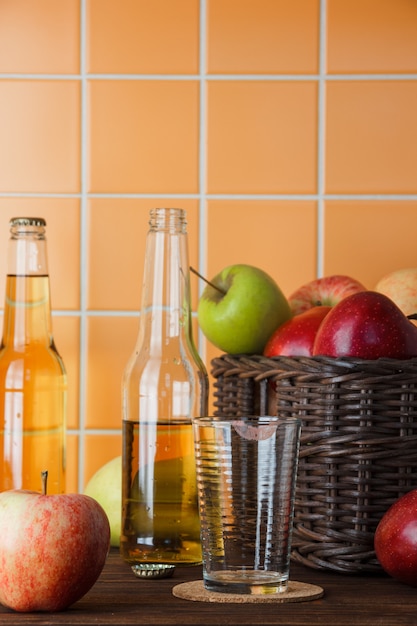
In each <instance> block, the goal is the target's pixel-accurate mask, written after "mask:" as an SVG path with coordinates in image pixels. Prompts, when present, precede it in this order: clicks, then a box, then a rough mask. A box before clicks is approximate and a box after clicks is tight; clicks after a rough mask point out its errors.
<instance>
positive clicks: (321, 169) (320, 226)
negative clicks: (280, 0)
mask: <svg viewBox="0 0 417 626" xmlns="http://www.w3.org/2000/svg"><path fill="white" fill-rule="evenodd" d="M326 5H327V0H320V26H319V75H320V79H319V83H318V123H317V125H318V128H317V133H318V137H317V193H318V201H317V259H316V263H317V266H316V272H317V276H318V277H321V276H323V273H324V190H325V171H326V169H325V165H326V164H325V152H326V151H325V145H326V111H325V103H326V82H325V75H326V62H327V54H326V53H327V50H326V36H327V22H326V13H327V6H326Z"/></svg>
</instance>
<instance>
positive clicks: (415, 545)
mask: <svg viewBox="0 0 417 626" xmlns="http://www.w3.org/2000/svg"><path fill="white" fill-rule="evenodd" d="M374 548H375V554H376V556H377V559H378V561H379V563H380V565H381V567H382V568H383V569H384V570H385V572H386V573H387V574H389V575H390V576H392V577H393V578H396V579H397V580H399V581H401V582H403V583H406V584H407V585H411V586H413V587H417V489H413V490H412V491H409V492H408V493H406V494H405V495H404V496H402V497H401V498H399V499H398V500H397V501H396V502H394V504H392V505H391V507H390V508H389V509H388V511H387V512H386V513H385V514H384V516H383V517H382V519H381V521H380V522H379V524H378V526H377V529H376V531H375V537H374Z"/></svg>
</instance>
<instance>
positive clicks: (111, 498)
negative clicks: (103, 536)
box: [84, 456, 122, 547]
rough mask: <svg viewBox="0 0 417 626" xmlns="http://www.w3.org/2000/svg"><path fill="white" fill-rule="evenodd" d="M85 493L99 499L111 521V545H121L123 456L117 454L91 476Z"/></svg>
mask: <svg viewBox="0 0 417 626" xmlns="http://www.w3.org/2000/svg"><path fill="white" fill-rule="evenodd" d="M84 494H85V495H87V496H90V497H92V498H94V499H95V500H97V502H98V503H99V504H101V506H102V507H103V509H104V510H105V512H106V513H107V517H108V518H109V522H110V545H112V546H114V547H118V546H119V545H120V528H121V515H122V513H121V510H122V457H121V456H117V457H116V458H114V459H112V460H111V461H109V462H108V463H105V464H104V465H103V466H102V467H100V468H99V469H98V470H97V472H96V473H95V474H94V475H93V476H92V477H91V478H90V480H89V481H88V483H87V485H86V487H85V489H84Z"/></svg>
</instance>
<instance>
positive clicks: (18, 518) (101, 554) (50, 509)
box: [0, 473, 110, 612]
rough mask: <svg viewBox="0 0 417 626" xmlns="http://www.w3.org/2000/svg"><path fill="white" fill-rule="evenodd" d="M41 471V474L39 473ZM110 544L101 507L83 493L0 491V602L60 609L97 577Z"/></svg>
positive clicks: (23, 609) (20, 608)
mask: <svg viewBox="0 0 417 626" xmlns="http://www.w3.org/2000/svg"><path fill="white" fill-rule="evenodd" d="M44 474H45V473H44ZM109 547H110V526H109V521H108V518H107V515H106V513H105V512H104V510H103V508H102V507H101V506H100V505H99V504H98V502H96V500H94V499H93V498H90V497H89V496H86V495H82V494H54V495H46V478H45V476H44V489H43V492H42V493H41V492H36V491H28V490H23V489H21V490H19V489H11V490H8V491H3V492H2V493H0V602H1V604H3V605H4V606H6V607H9V608H11V609H14V610H15V611H19V612H32V611H49V612H51V611H62V610H64V609H66V608H68V607H69V606H70V605H71V604H73V603H74V602H76V601H77V600H79V599H80V598H81V597H82V596H84V595H85V594H86V593H87V591H88V590H89V589H90V588H91V587H92V586H93V585H94V583H95V582H96V580H97V579H98V577H99V575H100V573H101V571H102V569H103V567H104V564H105V561H106V558H107V554H108V551H109Z"/></svg>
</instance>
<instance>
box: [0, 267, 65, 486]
mask: <svg viewBox="0 0 417 626" xmlns="http://www.w3.org/2000/svg"><path fill="white" fill-rule="evenodd" d="M49 307H50V304H49V276H48V275H39V274H33V275H11V274H9V275H7V277H6V299H5V310H4V321H3V338H2V345H1V347H0V424H1V425H2V429H1V431H0V467H1V469H2V471H1V473H0V490H1V491H4V490H6V489H31V490H34V491H40V490H41V472H42V471H45V470H47V471H48V488H47V490H48V493H49V494H52V493H63V492H64V491H65V426H66V423H65V415H66V389H67V376H66V371H65V366H64V364H63V362H62V359H61V357H60V355H59V354H58V352H57V350H56V348H55V345H54V341H53V338H52V332H51V328H50V308H49Z"/></svg>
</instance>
